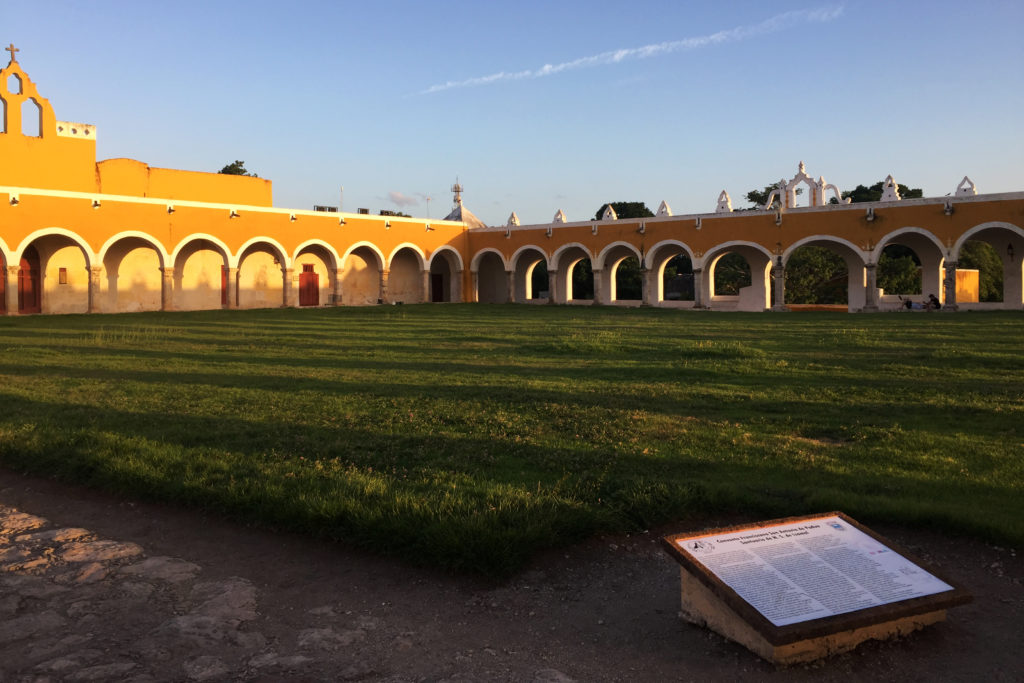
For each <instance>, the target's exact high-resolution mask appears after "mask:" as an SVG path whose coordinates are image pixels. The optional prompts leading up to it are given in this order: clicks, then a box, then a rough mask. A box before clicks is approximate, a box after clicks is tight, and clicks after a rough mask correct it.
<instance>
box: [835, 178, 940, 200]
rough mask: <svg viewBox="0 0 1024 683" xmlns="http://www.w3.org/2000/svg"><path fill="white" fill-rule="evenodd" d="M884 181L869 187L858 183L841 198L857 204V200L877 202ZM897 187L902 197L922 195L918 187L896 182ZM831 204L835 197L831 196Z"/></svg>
mask: <svg viewBox="0 0 1024 683" xmlns="http://www.w3.org/2000/svg"><path fill="white" fill-rule="evenodd" d="M884 184H885V181H883V180H879V181H878V182H877V183H875V184H874V185H872V186H871V187H864V186H863V185H858V186H857V187H855V188H853V189H852V190H847V191H846V192H844V193H843V199H849V200H850V202H851V203H853V204H857V203H859V202H877V201H879V200H881V199H882V186H883V185H884ZM896 187H897V189H899V192H900V197H901V198H902V199H919V198H921V197H923V196H924V191H923V190H921V188H919V187H915V188H913V189H911V188H909V187H907V186H906V185H903V184H902V183H896ZM831 203H832V204H836V203H838V202H836V200H835V197H833V198H832V201H831Z"/></svg>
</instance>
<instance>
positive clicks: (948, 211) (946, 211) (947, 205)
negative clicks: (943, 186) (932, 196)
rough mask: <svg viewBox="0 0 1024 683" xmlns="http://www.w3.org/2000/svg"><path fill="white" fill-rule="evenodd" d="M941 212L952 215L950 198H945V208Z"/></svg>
mask: <svg viewBox="0 0 1024 683" xmlns="http://www.w3.org/2000/svg"><path fill="white" fill-rule="evenodd" d="M942 213H944V214H946V215H947V216H952V215H953V200H952V199H947V200H946V208H945V209H943V210H942Z"/></svg>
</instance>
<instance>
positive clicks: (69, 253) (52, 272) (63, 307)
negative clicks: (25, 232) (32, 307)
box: [36, 240, 89, 313]
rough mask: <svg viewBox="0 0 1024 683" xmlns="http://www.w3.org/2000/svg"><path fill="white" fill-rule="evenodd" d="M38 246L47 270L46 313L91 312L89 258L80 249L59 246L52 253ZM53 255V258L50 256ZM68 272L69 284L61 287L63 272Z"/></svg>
mask: <svg viewBox="0 0 1024 683" xmlns="http://www.w3.org/2000/svg"><path fill="white" fill-rule="evenodd" d="M49 241H51V240H40V241H39V243H37V247H36V248H37V249H38V250H39V260H40V265H41V267H42V269H43V278H42V288H43V305H42V312H43V313H85V312H86V311H88V310H89V272H88V270H86V264H85V256H84V255H82V250H81V249H80V248H78V247H77V246H58V247H56V249H55V250H54V251H52V252H50V250H49V249H47V246H48V245H46V243H47V242H49ZM48 252H49V255H47V254H48ZM61 268H66V269H67V279H68V281H67V284H63V285H62V284H60V269H61Z"/></svg>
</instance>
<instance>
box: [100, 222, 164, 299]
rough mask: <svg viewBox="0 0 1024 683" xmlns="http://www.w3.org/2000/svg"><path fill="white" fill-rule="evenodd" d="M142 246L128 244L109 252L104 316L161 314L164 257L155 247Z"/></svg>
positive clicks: (133, 243)
mask: <svg viewBox="0 0 1024 683" xmlns="http://www.w3.org/2000/svg"><path fill="white" fill-rule="evenodd" d="M139 242H141V240H125V241H124V242H122V243H120V244H118V245H115V247H114V248H112V249H111V250H110V251H108V253H107V257H106V258H105V259H104V272H103V277H102V280H101V283H102V289H101V292H102V295H101V297H100V302H99V310H100V311H101V312H104V313H135V312H138V311H159V310H160V302H161V287H162V276H161V273H160V257H159V255H158V254H157V253H156V251H155V250H154V249H153V248H152V247H150V246H148V245H144V246H143V245H140V244H139Z"/></svg>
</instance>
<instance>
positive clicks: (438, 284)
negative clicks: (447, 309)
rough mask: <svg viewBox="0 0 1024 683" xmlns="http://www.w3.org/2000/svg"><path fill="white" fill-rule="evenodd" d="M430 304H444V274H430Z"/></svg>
mask: <svg viewBox="0 0 1024 683" xmlns="http://www.w3.org/2000/svg"><path fill="white" fill-rule="evenodd" d="M430 302H431V303H435V304H440V303H444V273H431V274H430Z"/></svg>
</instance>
